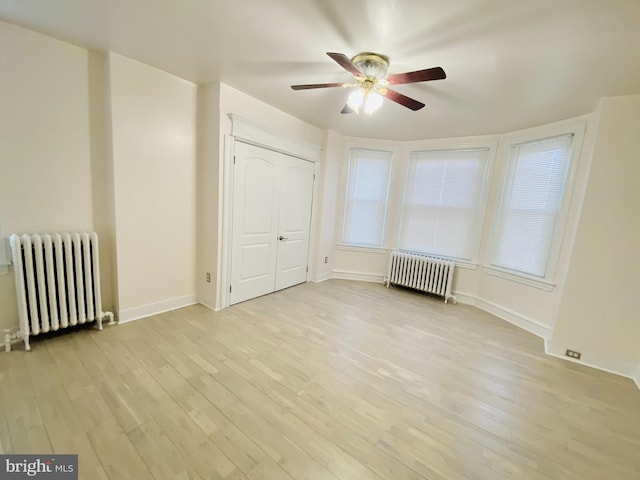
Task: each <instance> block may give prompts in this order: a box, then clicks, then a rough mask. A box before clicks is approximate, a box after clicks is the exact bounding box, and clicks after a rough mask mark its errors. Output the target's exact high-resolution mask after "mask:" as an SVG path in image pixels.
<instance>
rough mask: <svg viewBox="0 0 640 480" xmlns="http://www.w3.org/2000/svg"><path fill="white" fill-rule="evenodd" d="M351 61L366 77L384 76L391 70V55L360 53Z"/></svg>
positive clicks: (376, 77)
mask: <svg viewBox="0 0 640 480" xmlns="http://www.w3.org/2000/svg"><path fill="white" fill-rule="evenodd" d="M351 61H352V62H353V64H354V65H355V66H356V67H358V70H360V71H361V72H362V73H363V74H364V75H365V76H366V77H373V78H375V79H378V78H382V77H384V76H385V75H386V74H387V70H389V57H387V56H386V55H381V54H379V53H373V52H363V53H359V54H358V55H356V56H355V57H353V58H352V59H351Z"/></svg>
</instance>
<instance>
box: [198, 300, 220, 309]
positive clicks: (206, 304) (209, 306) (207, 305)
mask: <svg viewBox="0 0 640 480" xmlns="http://www.w3.org/2000/svg"><path fill="white" fill-rule="evenodd" d="M196 303H199V304H200V305H202V306H203V307H207V308H208V309H209V310H211V311H214V312H219V311H220V310H221V309H220V308H216V307H213V306H211V305H209V304H208V303H207V302H203V301H202V300H200V301H198V302H196Z"/></svg>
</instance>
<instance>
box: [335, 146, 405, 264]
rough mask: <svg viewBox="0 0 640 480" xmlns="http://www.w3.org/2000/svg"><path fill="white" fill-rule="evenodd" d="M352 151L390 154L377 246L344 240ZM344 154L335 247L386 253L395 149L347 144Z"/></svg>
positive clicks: (395, 156) (395, 157)
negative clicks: (340, 206) (340, 204)
mask: <svg viewBox="0 0 640 480" xmlns="http://www.w3.org/2000/svg"><path fill="white" fill-rule="evenodd" d="M354 150H370V151H374V152H384V153H388V154H390V158H389V175H388V177H387V182H386V190H387V191H386V196H385V198H384V214H383V218H382V227H381V237H380V238H381V243H380V244H379V245H370V244H362V243H353V242H347V241H345V239H344V232H345V224H346V221H347V209H348V206H349V192H348V189H349V175H350V170H351V165H352V164H351V161H352V152H353V151H354ZM345 152H346V155H345V157H346V162H344V165H343V174H342V180H343V185H342V188H341V189H340V191H341V197H342V202H341V203H342V208H341V209H340V216H339V219H338V221H339V224H338V225H339V228H338V229H337V232H336V234H337V235H336V236H337V237H338V238H337V242H336V246H337V247H338V248H339V249H341V250H354V251H371V252H373V251H377V250H381V251H387V250H388V248H387V244H388V240H387V239H388V232H387V226H388V218H389V211H390V208H389V204H390V201H391V196H392V192H391V189H392V186H393V176H394V171H395V168H396V159H397V148H394V147H391V146H389V145H388V144H374V143H372V144H360V143H347V144H346V148H345Z"/></svg>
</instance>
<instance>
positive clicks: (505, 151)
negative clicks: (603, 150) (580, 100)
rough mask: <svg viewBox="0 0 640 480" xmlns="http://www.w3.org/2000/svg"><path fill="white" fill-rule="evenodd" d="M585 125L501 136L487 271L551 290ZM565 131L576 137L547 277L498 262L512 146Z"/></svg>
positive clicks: (581, 123) (553, 237) (486, 259)
mask: <svg viewBox="0 0 640 480" xmlns="http://www.w3.org/2000/svg"><path fill="white" fill-rule="evenodd" d="M585 129H586V123H585V122H579V123H573V124H569V125H565V126H559V127H555V128H543V129H540V130H535V131H532V132H528V133H526V134H513V135H509V136H506V137H505V138H503V139H502V140H501V144H502V145H501V148H500V152H501V157H502V159H503V162H502V163H503V164H502V168H501V172H500V179H499V183H498V184H497V186H496V187H497V188H496V198H495V205H493V208H492V209H491V218H492V225H491V231H490V235H489V237H488V240H489V248H488V251H487V254H486V258H485V262H484V263H483V270H484V271H485V272H487V273H489V274H491V275H494V276H496V277H501V278H505V279H508V280H512V281H516V282H518V283H522V284H525V285H529V286H532V287H536V288H539V289H542V290H546V291H552V290H553V289H554V288H555V287H556V275H557V273H558V263H559V260H560V250H561V246H562V242H563V239H564V236H565V233H566V231H567V227H568V220H569V218H568V217H569V210H570V206H571V202H572V198H573V195H574V188H575V183H576V176H577V172H578V167H579V164H580V158H581V153H582V147H583V141H584V135H585ZM563 135H573V140H572V142H571V154H570V157H569V165H568V168H567V176H566V179H565V184H564V191H563V194H562V200H561V204H560V208H559V209H558V215H557V218H556V224H555V228H554V232H553V235H552V238H551V242H550V247H549V255H548V257H547V261H546V268H545V275H544V277H540V276H537V275H533V274H529V273H525V272H520V271H517V270H513V269H510V268H507V267H502V266H499V265H495V264H494V263H493V262H494V261H495V258H496V254H497V249H498V245H499V242H498V240H499V231H500V224H499V223H498V220H499V219H500V218H501V211H502V208H503V204H504V198H505V195H506V182H507V177H508V175H509V171H510V167H511V162H512V161H513V159H514V157H513V156H512V154H511V152H512V151H513V150H512V149H513V148H514V147H516V146H518V145H520V144H524V143H531V142H537V141H543V140H546V139H550V138H553V137H560V136H563Z"/></svg>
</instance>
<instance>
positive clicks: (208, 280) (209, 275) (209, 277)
mask: <svg viewBox="0 0 640 480" xmlns="http://www.w3.org/2000/svg"><path fill="white" fill-rule="evenodd" d="M207 283H211V274H210V273H209V272H207Z"/></svg>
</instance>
